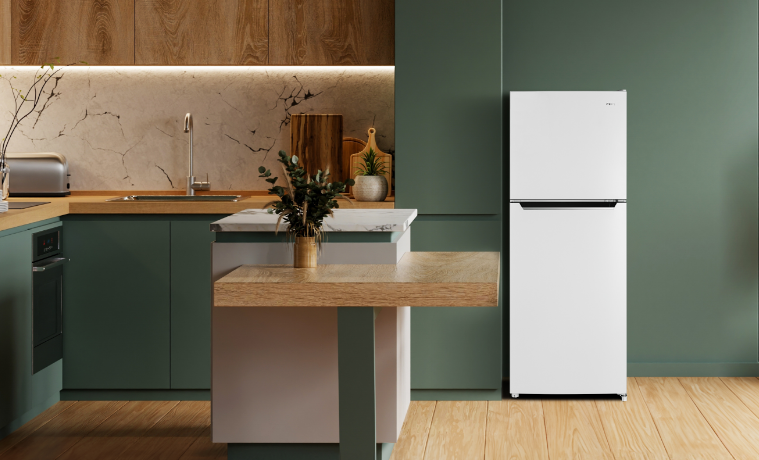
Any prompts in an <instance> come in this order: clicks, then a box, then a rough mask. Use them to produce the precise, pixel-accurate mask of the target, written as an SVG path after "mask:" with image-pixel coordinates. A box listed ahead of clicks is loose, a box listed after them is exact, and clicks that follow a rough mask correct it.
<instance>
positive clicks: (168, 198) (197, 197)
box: [105, 195, 240, 202]
mask: <svg viewBox="0 0 759 460" xmlns="http://www.w3.org/2000/svg"><path fill="white" fill-rule="evenodd" d="M239 199H240V195H129V196H120V197H118V198H109V199H107V200H105V201H175V202H176V201H237V200H239Z"/></svg>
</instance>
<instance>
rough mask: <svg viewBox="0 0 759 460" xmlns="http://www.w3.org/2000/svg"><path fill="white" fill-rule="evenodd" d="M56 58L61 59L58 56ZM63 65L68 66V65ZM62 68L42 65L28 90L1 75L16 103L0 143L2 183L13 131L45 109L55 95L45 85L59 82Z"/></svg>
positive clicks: (4, 181) (4, 177) (5, 174)
mask: <svg viewBox="0 0 759 460" xmlns="http://www.w3.org/2000/svg"><path fill="white" fill-rule="evenodd" d="M54 59H55V60H59V59H58V58H54ZM80 63H81V64H87V63H86V62H84V61H80ZM69 65H73V64H69ZM63 67H68V65H66V66H63ZM61 69H62V67H58V69H56V68H55V65H54V64H43V65H41V66H40V70H38V71H37V72H35V74H34V81H33V82H32V85H31V86H30V87H29V88H28V89H27V90H26V91H24V90H21V89H19V88H16V86H15V85H14V83H13V80H15V79H16V77H3V76H2V75H0V79H3V80H5V81H7V82H8V86H10V88H11V92H12V93H13V103H14V106H13V107H11V115H13V118H12V119H11V122H10V125H9V126H8V130H7V131H6V133H5V136H4V137H3V138H2V143H0V184H3V185H5V184H7V180H8V174H9V168H7V167H6V166H7V159H6V153H7V150H8V145H9V144H10V141H11V137H12V136H13V133H15V132H16V129H17V128H18V127H19V125H20V124H21V122H23V121H24V120H25V119H26V118H27V117H28V116H29V115H31V114H33V113H35V112H36V113H37V118H39V116H40V114H41V113H42V111H43V110H44V109H45V106H46V104H47V102H48V101H49V100H50V99H51V98H52V97H53V90H50V91H49V92H48V93H46V92H45V87H46V86H47V85H48V83H50V82H51V81H52V80H55V81H56V82H57V79H60V78H61V77H58V76H56V75H57V74H58V73H59V72H60V71H61ZM46 94H47V95H48V97H47V98H45V97H44V96H45V95H46ZM41 102H42V103H43V104H42V107H41V108H40V109H39V110H37V108H38V106H39V104H40V103H41ZM0 193H2V192H0ZM0 197H2V195H0Z"/></svg>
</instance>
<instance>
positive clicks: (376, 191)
mask: <svg viewBox="0 0 759 460" xmlns="http://www.w3.org/2000/svg"><path fill="white" fill-rule="evenodd" d="M355 180H356V184H355V185H354V186H353V196H354V197H355V198H356V200H357V201H385V197H387V179H385V176H356V179H355Z"/></svg>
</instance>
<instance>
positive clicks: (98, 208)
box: [0, 190, 395, 231]
mask: <svg viewBox="0 0 759 460" xmlns="http://www.w3.org/2000/svg"><path fill="white" fill-rule="evenodd" d="M159 194H167V195H168V194H181V193H176V192H175V193H170V192H168V193H167V192H152V191H149V192H144V191H134V190H132V191H129V192H126V191H124V192H121V191H117V192H97V191H96V192H72V193H71V196H67V197H62V198H51V197H23V198H9V199H8V201H11V202H13V201H49V202H50V203H49V204H43V205H40V206H35V207H33V208H27V209H12V210H10V211H8V212H4V213H0V231H3V230H8V229H11V228H14V227H19V226H22V225H27V224H33V223H35V222H39V221H42V220H45V219H50V218H53V217H60V216H65V215H67V214H234V213H236V212H240V211H242V210H244V209H262V208H263V205H264V204H266V203H268V202H269V201H271V200H272V199H273V198H275V197H273V196H271V195H268V194H266V192H260V191H255V192H239V191H238V192H234V191H230V192H222V191H215V192H211V193H205V194H209V195H222V194H228V195H242V197H241V198H240V199H239V200H238V201H236V202H230V201H226V202H225V201H194V202H192V201H191V202H182V203H177V202H156V201H154V202H136V201H123V202H111V201H106V200H107V199H109V198H116V197H119V196H126V195H159ZM391 199H392V198H391ZM394 205H395V203H394V201H389V200H387V201H383V202H377V203H370V202H358V201H355V200H353V204H351V203H348V202H347V201H344V200H341V201H340V207H341V208H344V209H393V207H394Z"/></svg>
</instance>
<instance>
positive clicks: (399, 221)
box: [211, 202, 417, 232]
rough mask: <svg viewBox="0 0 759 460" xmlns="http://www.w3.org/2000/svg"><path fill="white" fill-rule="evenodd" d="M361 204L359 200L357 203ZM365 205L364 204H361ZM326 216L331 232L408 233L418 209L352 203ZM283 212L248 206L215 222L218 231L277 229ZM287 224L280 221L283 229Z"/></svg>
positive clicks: (214, 225)
mask: <svg viewBox="0 0 759 460" xmlns="http://www.w3.org/2000/svg"><path fill="white" fill-rule="evenodd" d="M354 203H356V204H358V202H354ZM361 204H363V203H361ZM333 214H334V215H333V217H331V218H327V219H324V230H325V231H327V232H405V231H406V230H408V228H409V226H410V225H411V222H413V221H414V219H415V218H416V215H417V211H416V209H373V210H368V209H356V208H355V207H354V208H351V206H350V204H348V206H345V207H341V208H340V209H335V210H334V211H333ZM278 219H279V215H277V214H273V213H271V214H270V213H269V212H268V211H266V210H263V209H246V210H244V211H241V212H238V213H236V214H234V215H232V216H229V217H225V218H223V219H221V220H218V221H216V222H214V223H212V224H211V231H214V232H274V231H276V230H277V220H278ZM285 228H287V225H285V224H282V223H280V226H279V230H284V229H285Z"/></svg>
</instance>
